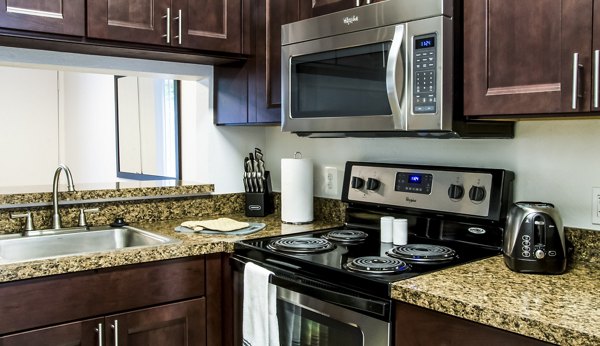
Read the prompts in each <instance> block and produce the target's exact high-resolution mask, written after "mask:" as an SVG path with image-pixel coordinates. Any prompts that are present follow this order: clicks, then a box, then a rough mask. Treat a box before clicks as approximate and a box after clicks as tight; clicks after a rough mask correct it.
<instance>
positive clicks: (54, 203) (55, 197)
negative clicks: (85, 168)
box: [52, 163, 75, 229]
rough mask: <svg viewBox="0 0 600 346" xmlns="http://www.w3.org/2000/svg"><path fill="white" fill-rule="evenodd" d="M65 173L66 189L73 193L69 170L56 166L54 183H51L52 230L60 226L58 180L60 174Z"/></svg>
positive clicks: (73, 187)
mask: <svg viewBox="0 0 600 346" xmlns="http://www.w3.org/2000/svg"><path fill="white" fill-rule="evenodd" d="M63 171H64V172H65V174H66V175H67V188H68V191H69V192H74V191H75V185H73V176H72V175H71V170H70V169H69V167H67V166H66V165H64V164H62V163H61V164H60V165H58V168H57V169H56V171H55V172H54V181H53V182H52V207H53V209H54V214H53V215H52V228H53V229H61V228H62V224H61V221H60V214H59V213H58V180H59V178H60V173H61V172H63Z"/></svg>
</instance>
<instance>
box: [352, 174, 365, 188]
mask: <svg viewBox="0 0 600 346" xmlns="http://www.w3.org/2000/svg"><path fill="white" fill-rule="evenodd" d="M350 184H351V186H352V188H353V189H360V188H362V187H363V186H364V185H365V180H364V179H363V178H359V177H352V181H351V182H350Z"/></svg>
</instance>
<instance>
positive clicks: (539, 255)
mask: <svg viewBox="0 0 600 346" xmlns="http://www.w3.org/2000/svg"><path fill="white" fill-rule="evenodd" d="M534 255H535V258H537V259H542V258H544V257H546V253H545V252H544V250H542V249H538V250H535V253H534Z"/></svg>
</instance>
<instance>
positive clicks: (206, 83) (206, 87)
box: [181, 73, 265, 193]
mask: <svg viewBox="0 0 600 346" xmlns="http://www.w3.org/2000/svg"><path fill="white" fill-rule="evenodd" d="M211 86H212V73H211V74H210V75H209V76H207V78H205V79H202V80H200V81H182V88H181V89H182V95H181V102H182V117H183V118H182V124H181V125H182V126H181V127H182V162H183V167H182V177H183V179H184V180H190V181H200V182H208V183H213V184H215V193H231V192H242V191H244V185H243V182H242V176H243V171H244V165H243V162H244V157H245V156H247V155H248V153H249V152H253V151H254V148H255V147H260V148H264V147H265V129H264V128H261V127H254V126H251V127H244V126H242V127H240V126H215V125H213V104H212V100H213V96H212V91H211V89H212V88H211Z"/></svg>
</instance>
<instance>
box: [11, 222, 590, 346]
mask: <svg viewBox="0 0 600 346" xmlns="http://www.w3.org/2000/svg"><path fill="white" fill-rule="evenodd" d="M225 216H226V217H231V218H233V219H236V220H239V221H249V222H264V223H266V224H267V227H266V228H265V229H263V230H261V231H259V232H256V233H253V234H249V235H244V236H235V235H212V234H211V235H204V234H188V233H178V232H175V231H174V228H175V227H176V226H177V225H179V224H180V223H181V222H183V221H186V220H171V221H159V222H152V223H139V224H133V225H132V226H134V227H138V228H142V229H147V230H149V231H152V232H155V233H158V234H161V235H165V236H168V237H171V238H175V239H178V240H180V242H179V243H176V244H169V245H160V246H151V247H142V248H130V249H122V250H116V251H111V252H102V253H88V254H81V255H73V256H62V257H57V258H52V259H41V260H36V261H27V262H16V263H7V264H0V282H11V281H16V280H23V279H30V278H36V277H43V276H48V275H57V274H64V273H72V272H79V271H86V270H93V269H100V268H109V267H114V266H120V265H128V264H137V263H143V262H151V261H158V260H167V259H174V258H180V257H188V256H197V255H203V254H210V253H218V252H232V251H233V244H234V242H236V241H238V240H241V239H251V238H262V237H268V236H276V235H281V234H290V233H299V232H306V231H312V230H319V229H325V228H330V227H335V226H339V225H340V223H339V222H335V221H315V222H313V223H311V224H308V225H288V224H282V223H281V221H280V216H279V215H277V214H275V215H269V216H268V217H265V218H248V217H245V216H244V215H242V214H236V215H225ZM599 269H600V264H599V263H587V264H585V263H583V262H577V264H576V265H575V266H574V267H573V268H571V269H569V271H568V272H567V273H565V274H563V275H531V274H519V273H514V272H512V271H510V270H509V269H508V268H507V267H506V266H505V265H504V262H503V261H502V257H501V256H497V257H492V258H489V259H484V260H481V261H477V262H472V263H469V264H465V265H461V266H457V267H453V268H449V269H445V270H442V271H438V272H434V273H430V274H426V275H422V276H418V277H415V278H411V279H408V280H404V281H398V282H395V283H394V284H393V285H392V298H393V299H396V300H398V301H402V302H406V303H410V304H414V305H417V306H422V307H425V308H428V309H432V310H435V311H439V312H443V313H446V314H450V315H453V316H457V317H461V318H464V319H467V320H471V321H474V322H478V323H482V324H486V325H490V326H493V327H497V328H500V329H504V330H508V331H512V332H516V333H518V334H522V335H526V336H530V337H533V338H536V339H540V340H545V341H549V342H552V343H557V344H561V345H600V293H599V292H600V270H599Z"/></svg>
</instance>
